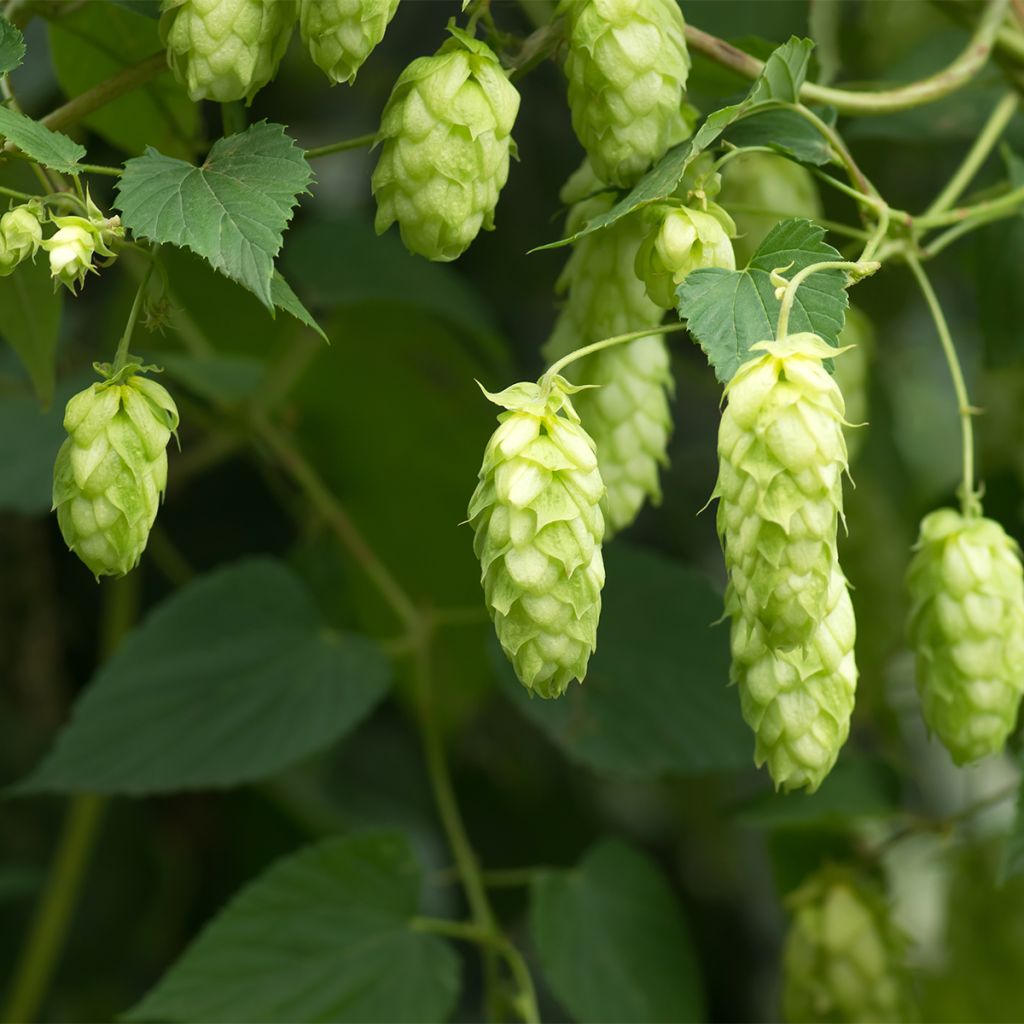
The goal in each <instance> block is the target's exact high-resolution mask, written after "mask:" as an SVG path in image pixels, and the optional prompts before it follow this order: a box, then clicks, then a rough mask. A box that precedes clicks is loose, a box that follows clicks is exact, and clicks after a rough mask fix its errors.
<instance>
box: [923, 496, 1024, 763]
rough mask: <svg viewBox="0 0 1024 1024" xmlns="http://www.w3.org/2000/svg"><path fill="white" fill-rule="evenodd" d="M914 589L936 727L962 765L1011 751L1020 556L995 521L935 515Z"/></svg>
mask: <svg viewBox="0 0 1024 1024" xmlns="http://www.w3.org/2000/svg"><path fill="white" fill-rule="evenodd" d="M907 585H908V589H909V593H910V600H911V614H910V628H909V633H910V641H911V645H912V647H913V649H914V653H915V654H916V656H917V686H918V692H919V693H920V695H921V705H922V710H923V711H924V718H925V721H926V722H927V723H928V727H929V728H930V729H931V730H932V731H933V732H934V733H935V734H936V735H937V736H938V737H939V739H940V740H942V742H943V743H944V744H945V746H946V748H947V749H948V750H949V752H950V754H952V756H953V760H954V761H956V762H957V764H965V763H967V762H970V761H976V760H978V759H979V758H982V757H985V756H986V755H988V754H994V753H996V752H998V751H1000V750H1002V748H1003V745H1004V744H1005V742H1006V738H1007V736H1008V735H1009V734H1010V733H1011V732H1012V730H1013V728H1014V725H1015V723H1016V721H1017V710H1018V708H1019V706H1020V699H1021V693H1022V691H1024V583H1022V573H1021V562H1020V550H1019V548H1018V547H1017V544H1016V542H1015V541H1013V540H1012V539H1011V538H1010V537H1008V536H1007V535H1006V532H1005V531H1004V530H1003V528H1002V527H1001V526H1000V525H999V524H998V523H997V522H995V521H994V520H992V519H986V518H984V517H982V516H972V517H970V518H965V517H964V516H962V515H961V514H960V513H959V512H957V511H955V510H954V509H951V508H944V509H939V510H938V511H936V512H931V513H929V514H928V515H927V516H925V518H924V520H923V521H922V523H921V534H920V537H919V539H918V542H917V550H916V553H915V555H914V558H913V561H912V562H911V565H910V571H909V573H908V576H907Z"/></svg>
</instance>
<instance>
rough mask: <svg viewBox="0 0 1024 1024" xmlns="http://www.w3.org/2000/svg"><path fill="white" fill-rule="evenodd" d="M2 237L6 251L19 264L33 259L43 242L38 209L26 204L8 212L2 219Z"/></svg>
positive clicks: (0, 229) (0, 231) (0, 225)
mask: <svg viewBox="0 0 1024 1024" xmlns="http://www.w3.org/2000/svg"><path fill="white" fill-rule="evenodd" d="M0 235H2V236H3V241H4V246H5V249H6V251H7V252H8V253H11V254H13V255H14V257H15V259H16V261H17V262H18V263H20V262H21V261H22V260H28V259H32V257H33V256H35V254H36V253H37V252H38V251H39V246H40V244H41V243H42V240H43V229H42V225H40V223H39V216H38V214H37V212H36V208H35V207H33V206H31V205H29V204H26V205H24V206H16V207H15V208H14V209H13V210H8V211H7V213H5V214H4V215H3V216H2V217H0Z"/></svg>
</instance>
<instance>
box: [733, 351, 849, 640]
mask: <svg viewBox="0 0 1024 1024" xmlns="http://www.w3.org/2000/svg"><path fill="white" fill-rule="evenodd" d="M751 352H752V354H753V358H752V359H750V360H749V361H748V362H746V363H744V364H743V366H741V367H740V368H739V370H737V371H736V374H735V375H734V376H733V378H732V380H731V381H730V382H729V383H728V385H727V386H726V389H725V395H726V397H727V398H728V405H727V406H726V408H725V411H724V412H723V414H722V420H721V424H720V426H719V432H718V460H719V474H718V483H717V485H716V487H715V492H714V493H715V496H716V497H717V498H718V499H719V504H718V533H719V537H720V538H721V541H722V547H723V549H724V551H725V561H726V568H727V569H728V571H729V581H730V588H731V591H732V595H733V599H734V603H735V605H736V608H737V609H738V610H739V611H740V612H741V613H742V614H743V615H745V616H747V617H748V618H751V619H756V620H758V622H759V623H760V624H761V625H762V627H763V629H764V631H765V636H766V642H767V643H768V644H769V646H771V647H773V648H778V647H786V646H800V645H802V644H805V643H807V642H808V641H809V640H810V639H811V636H812V634H813V633H814V631H815V629H816V628H817V626H818V624H819V623H820V622H821V621H822V619H823V618H824V617H825V615H826V614H827V611H828V608H829V607H830V605H829V593H830V588H831V582H832V578H833V572H834V569H835V565H836V560H837V554H836V535H837V529H838V520H839V517H840V516H841V514H842V507H843V487H842V474H843V472H844V471H845V470H846V468H847V454H846V442H845V440H844V437H843V422H844V419H843V417H844V403H843V395H842V392H841V391H840V390H839V388H838V386H837V385H836V383H835V380H834V379H833V378H832V376H831V375H830V374H829V373H828V371H827V370H826V369H825V366H824V365H823V362H824V360H825V359H826V358H828V357H830V356H834V355H837V354H838V350H836V349H834V348H832V347H830V346H829V345H827V344H826V343H825V342H824V341H822V340H821V338H819V337H817V335H814V334H792V335H789V336H788V337H786V338H784V339H782V340H781V341H771V342H761V343H759V344H757V345H754V346H753V347H752V349H751Z"/></svg>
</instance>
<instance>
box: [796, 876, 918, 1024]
mask: <svg viewBox="0 0 1024 1024" xmlns="http://www.w3.org/2000/svg"><path fill="white" fill-rule="evenodd" d="M789 904H790V908H791V910H792V913H793V919H792V922H791V924H790V928H789V934H788V935H787V936H786V943H785V947H784V949H783V954H782V964H783V989H782V1013H783V1017H784V1018H785V1020H786V1021H788V1022H789V1024H863V1022H877V1024H897V1022H900V1021H910V1020H914V1019H915V1011H914V1007H913V1004H912V1002H911V998H910V989H909V984H908V975H907V970H906V967H905V963H904V959H905V955H906V949H907V945H908V942H907V938H906V936H905V935H904V934H903V932H902V931H901V930H900V929H899V928H898V927H897V926H896V925H895V924H894V922H893V921H892V917H891V915H890V912H889V908H888V907H887V905H886V903H885V899H884V897H883V895H882V894H881V893H880V892H879V891H878V889H877V888H876V887H875V886H874V885H872V884H869V883H867V882H865V881H862V880H859V879H856V878H854V877H853V876H852V875H851V874H850V873H849V872H847V871H844V870H842V869H840V868H835V867H830V868H826V869H825V870H824V871H822V872H821V873H819V874H818V875H816V876H815V877H814V878H812V879H811V880H810V881H808V882H807V883H805V884H804V885H803V886H802V887H801V888H800V889H798V890H797V891H796V892H795V893H793V894H792V896H790V898H789Z"/></svg>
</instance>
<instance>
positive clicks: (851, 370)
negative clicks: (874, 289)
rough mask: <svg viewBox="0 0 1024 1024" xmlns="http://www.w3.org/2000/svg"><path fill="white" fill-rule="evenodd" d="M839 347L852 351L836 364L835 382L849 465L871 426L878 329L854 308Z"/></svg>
mask: <svg viewBox="0 0 1024 1024" xmlns="http://www.w3.org/2000/svg"><path fill="white" fill-rule="evenodd" d="M839 347H840V348H848V349H849V351H848V352H847V353H846V354H845V355H844V356H843V358H842V359H837V360H836V364H835V367H836V368H835V379H836V384H838V385H839V390H840V391H842V393H843V399H844V400H845V402H846V420H847V422H846V427H845V431H844V432H845V434H846V447H847V449H848V450H849V455H850V461H851V462H853V461H854V459H856V458H857V456H858V455H859V454H860V449H861V445H862V444H863V443H864V434H865V428H866V427H867V425H868V423H867V420H868V398H869V391H868V385H869V373H870V367H871V361H872V359H873V358H874V354H875V329H874V326H873V325H872V323H871V321H870V320H869V319H868V318H867V316H866V315H865V314H864V313H862V312H861V311H860V310H859V309H857V308H856V307H854V306H851V307H850V308H849V309H848V310H847V311H846V323H845V325H844V326H843V329H842V331H840V332H839Z"/></svg>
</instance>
